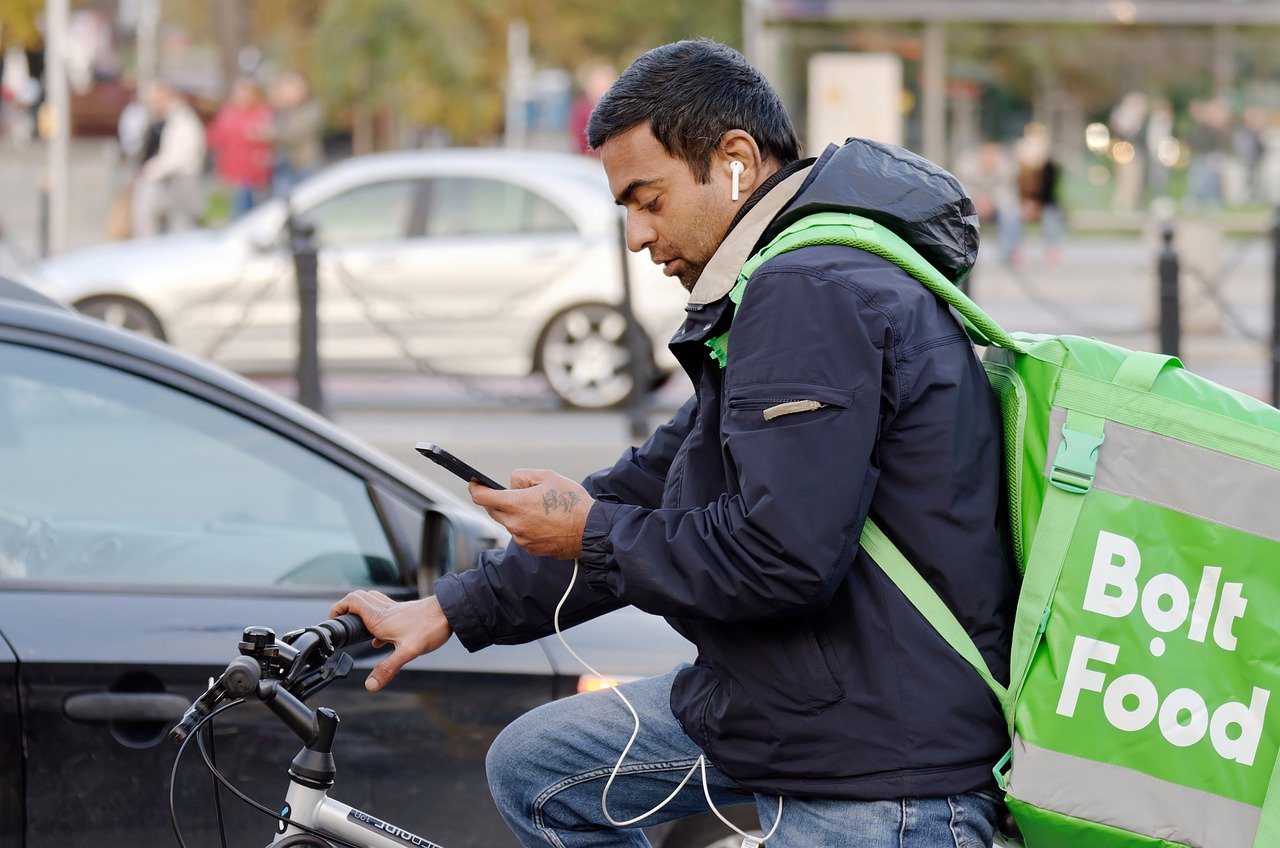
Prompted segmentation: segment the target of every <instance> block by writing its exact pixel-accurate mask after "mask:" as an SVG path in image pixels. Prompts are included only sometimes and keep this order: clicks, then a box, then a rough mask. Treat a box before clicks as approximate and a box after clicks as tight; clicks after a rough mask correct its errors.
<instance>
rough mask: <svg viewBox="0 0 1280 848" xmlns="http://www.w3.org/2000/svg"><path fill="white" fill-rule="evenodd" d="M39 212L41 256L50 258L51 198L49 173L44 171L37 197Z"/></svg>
mask: <svg viewBox="0 0 1280 848" xmlns="http://www.w3.org/2000/svg"><path fill="white" fill-rule="evenodd" d="M37 203H38V204H39V205H38V206H37V210H38V212H37V214H38V216H39V225H38V226H39V228H40V237H39V249H40V258H41V259H48V258H49V226H50V206H49V203H50V200H49V175H48V173H44V174H41V175H40V188H39V196H38V198H37Z"/></svg>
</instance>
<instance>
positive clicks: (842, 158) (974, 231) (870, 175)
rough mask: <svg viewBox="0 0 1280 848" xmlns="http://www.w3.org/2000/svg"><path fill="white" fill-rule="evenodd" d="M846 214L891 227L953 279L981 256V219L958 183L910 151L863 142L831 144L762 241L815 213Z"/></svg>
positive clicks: (967, 269)
mask: <svg viewBox="0 0 1280 848" xmlns="http://www.w3.org/2000/svg"><path fill="white" fill-rule="evenodd" d="M829 211H850V212H856V213H857V214H859V215H863V216H865V217H867V218H870V219H871V220H873V221H875V222H876V223H878V224H880V225H882V226H884V227H888V228H889V229H890V230H892V231H893V232H894V233H896V234H897V235H898V236H900V237H901V238H902V239H903V240H904V241H906V242H907V243H908V244H910V245H911V246H912V247H914V248H915V249H916V250H918V251H919V252H920V255H921V256H923V257H924V258H925V259H926V260H928V262H929V263H930V264H931V265H933V266H934V267H935V268H937V269H938V270H939V271H941V272H942V273H944V274H946V276H947V278H948V279H950V280H958V279H960V277H961V276H963V275H964V274H966V273H968V272H969V270H970V269H971V268H972V267H973V263H974V262H975V261H976V260H977V258H978V213H977V211H976V210H975V209H974V206H973V201H972V200H970V199H969V197H968V195H966V194H965V191H964V188H963V187H962V186H961V185H960V181H959V180H957V179H956V178H955V177H953V176H952V175H951V174H949V173H947V172H946V171H944V170H943V169H942V168H940V167H938V166H937V165H935V164H933V163H932V162H930V161H928V160H927V159H922V158H921V157H919V156H917V155H916V154H914V153H912V152H911V151H909V150H906V149H904V148H901V147H897V146H896V145H892V144H885V143H883V142H879V141H869V140H868V139H865V138H851V139H848V140H847V141H846V142H845V143H844V144H843V145H840V146H838V147H837V146H836V145H834V144H833V145H831V146H829V147H828V148H827V149H826V150H825V151H824V152H823V154H822V156H821V157H819V158H818V161H817V163H816V164H815V165H814V167H813V171H812V172H811V173H810V175H809V179H808V180H807V181H806V182H805V184H804V185H803V186H801V188H800V191H799V192H798V193H797V194H796V196H795V198H794V199H793V201H792V203H791V204H790V205H789V206H788V207H787V209H786V211H785V212H783V213H782V214H781V215H780V216H778V218H777V219H776V220H775V221H774V222H773V224H772V225H771V226H770V228H769V231H768V232H766V233H765V241H766V242H767V241H768V240H769V239H771V238H773V236H775V235H777V234H778V233H779V232H781V231H782V230H783V229H785V228H786V227H787V226H789V225H790V224H792V223H793V222H795V221H797V220H799V219H800V218H803V217H805V216H807V215H812V214H813V213H815V212H829Z"/></svg>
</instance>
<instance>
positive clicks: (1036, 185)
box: [1015, 121, 1065, 267]
mask: <svg viewBox="0 0 1280 848" xmlns="http://www.w3.org/2000/svg"><path fill="white" fill-rule="evenodd" d="M1051 152H1052V144H1051V143H1050V140H1049V130H1048V128H1047V127H1045V126H1044V124H1040V123H1037V122H1034V121H1033V122H1031V123H1029V124H1027V126H1026V128H1025V130H1024V131H1023V136H1022V138H1021V139H1019V141H1018V145H1017V148H1016V151H1015V156H1016V159H1017V162H1018V199H1019V204H1020V206H1021V210H1022V215H1021V217H1022V221H1023V223H1026V224H1039V225H1040V240H1041V243H1042V245H1043V249H1044V262H1045V264H1046V265H1048V266H1049V267H1056V266H1058V265H1059V264H1061V262H1062V235H1063V230H1064V227H1065V222H1064V219H1063V214H1062V206H1061V203H1060V202H1059V198H1058V174H1059V172H1060V170H1061V169H1060V168H1059V167H1058V164H1057V163H1056V162H1054V161H1053V157H1052V155H1051Z"/></svg>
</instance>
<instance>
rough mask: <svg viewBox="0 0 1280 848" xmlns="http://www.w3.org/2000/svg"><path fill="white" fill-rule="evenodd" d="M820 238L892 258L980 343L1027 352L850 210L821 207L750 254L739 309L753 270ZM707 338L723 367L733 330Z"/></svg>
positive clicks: (900, 244) (898, 243)
mask: <svg viewBox="0 0 1280 848" xmlns="http://www.w3.org/2000/svg"><path fill="white" fill-rule="evenodd" d="M820 244H841V245H845V246H847V247H852V248H856V249H858V250H864V251H866V252H868V253H874V254H876V255H877V256H880V257H883V258H885V259H888V260H889V261H890V262H892V263H894V264H895V265H897V266H898V267H899V268H901V269H902V270H904V271H906V272H907V273H908V274H910V275H911V276H913V277H915V278H916V279H917V280H918V281H919V282H920V283H921V284H922V285H924V287H925V288H927V289H929V291H931V292H933V293H934V294H935V295H937V296H938V297H939V298H941V299H942V300H943V302H945V303H946V304H948V305H949V306H951V307H952V308H954V309H955V310H956V312H957V313H958V314H959V316H960V320H961V324H962V325H963V326H964V329H965V331H966V332H967V333H968V334H969V337H970V338H971V339H973V341H974V342H975V343H977V344H980V345H985V346H990V345H993V344H994V345H997V346H998V347H1002V348H1005V349H1006V350H1012V351H1017V352H1018V353H1025V352H1026V346H1025V345H1024V344H1022V343H1021V342H1019V341H1017V340H1016V339H1014V337H1013V336H1011V335H1010V334H1009V333H1007V332H1005V331H1004V329H1003V328H1002V327H1001V326H1000V325H999V324H997V323H996V322H995V320H994V319H993V318H991V316H989V315H987V313H986V312H984V311H982V308H981V307H979V306H978V305H977V304H976V303H974V302H973V301H972V300H971V299H970V298H969V296H968V295H966V294H965V293H964V292H962V291H960V289H958V288H957V287H956V286H955V284H953V283H952V282H951V281H950V280H948V279H947V278H946V277H945V276H944V275H943V274H942V272H940V271H939V270H938V269H936V268H934V267H933V266H932V265H931V264H929V262H927V261H926V260H925V259H924V257H922V256H921V255H920V254H919V252H918V251H916V249H915V248H914V247H912V246H911V245H909V244H908V243H907V242H906V241H904V240H903V239H902V238H901V237H899V236H898V235H897V234H895V233H894V232H892V231H891V230H889V229H888V228H887V227H884V226H881V225H880V224H877V223H876V222H874V221H872V220H871V219H869V218H864V217H862V216H861V215H855V214H853V213H850V212H819V213H817V214H814V215H809V216H807V217H805V218H801V219H800V220H799V221H796V222H795V223H794V224H792V225H791V226H789V227H787V228H786V229H785V230H783V231H782V233H780V234H779V235H778V236H777V237H776V238H774V239H773V241H771V242H769V244H767V245H766V246H765V247H764V248H763V249H762V250H760V252H759V253H757V254H755V255H754V256H752V257H751V258H750V259H748V260H747V262H746V263H745V264H744V265H743V266H742V271H741V272H740V273H739V275H738V282H737V285H735V286H734V289H733V292H732V293H731V294H730V299H731V300H732V301H733V304H734V309H735V310H736V309H737V307H738V305H739V304H741V302H742V295H743V292H744V290H745V288H746V285H747V282H748V281H749V280H750V279H751V275H752V274H754V273H755V271H756V269H757V268H759V267H760V266H761V265H762V264H763V263H765V262H767V261H768V260H770V259H772V258H773V257H775V256H778V255H779V254H782V253H786V252H788V251H792V250H798V249H800V248H802V247H812V246H814V245H820ZM734 293H736V294H737V297H736V298H735V297H733V294H734ZM706 344H707V347H709V348H710V349H711V357H712V359H714V360H715V361H716V362H717V363H719V365H720V367H721V368H723V367H725V365H726V364H727V363H728V356H729V334H728V333H727V332H726V333H723V334H721V335H720V336H717V337H715V338H713V339H708V340H707V342H706Z"/></svg>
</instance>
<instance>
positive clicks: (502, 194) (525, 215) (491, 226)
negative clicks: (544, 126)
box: [427, 177, 574, 237]
mask: <svg viewBox="0 0 1280 848" xmlns="http://www.w3.org/2000/svg"><path fill="white" fill-rule="evenodd" d="M573 231H574V226H573V222H572V221H570V220H569V216H568V215H566V214H565V213H564V212H562V211H561V210H560V208H559V207H557V206H556V205H555V204H553V203H552V202H551V201H549V200H547V199H546V198H544V197H542V196H541V195H538V194H536V193H534V192H532V191H530V190H529V189H527V188H524V187H523V186H518V185H515V184H514V183H508V182H504V181H502V180H485V179H477V178H466V177H443V178H440V179H435V180H432V181H431V183H430V186H429V188H428V194H427V235H428V236H436V237H452V236H494V235H510V234H513V233H557V232H573Z"/></svg>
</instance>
